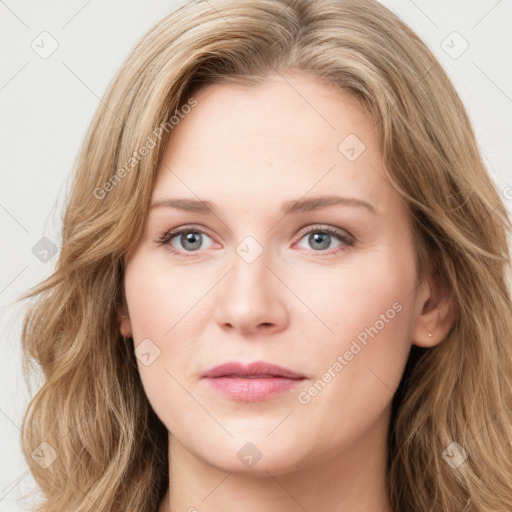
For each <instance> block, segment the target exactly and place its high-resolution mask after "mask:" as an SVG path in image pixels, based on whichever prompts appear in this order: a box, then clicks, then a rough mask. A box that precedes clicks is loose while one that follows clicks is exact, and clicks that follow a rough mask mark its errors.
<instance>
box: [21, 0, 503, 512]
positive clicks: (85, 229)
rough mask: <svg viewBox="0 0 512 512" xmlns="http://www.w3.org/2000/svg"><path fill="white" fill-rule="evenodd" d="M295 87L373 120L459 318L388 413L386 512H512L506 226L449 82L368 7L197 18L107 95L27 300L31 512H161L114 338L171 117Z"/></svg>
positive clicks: (413, 39) (153, 436) (351, 1)
mask: <svg viewBox="0 0 512 512" xmlns="http://www.w3.org/2000/svg"><path fill="white" fill-rule="evenodd" d="M288 73H302V74H308V75H310V76H313V77H316V78H317V79H318V80H321V81H322V82H324V83H326V84H332V85H334V86H336V87H337V88H339V89H340V91H344V92H347V93H349V94H350V97H353V98H355V99H356V100H357V102H358V104H359V105H360V106H361V108H362V109H364V110H365V111H366V112H368V113H369V114H370V115H371V119H372V120H373V122H374V125H373V127H374V128H375V129H376V130H377V133H378V136H379V141H380V147H381V150H382V155H383V158H384V163H385V172H386V176H387V179H388V180H389V183H390V184H391V185H392V186H393V187H394V188H395V189H396V190H397V191H398V192H399V193H400V195H401V197H402V198H403V199H404V201H405V203H406V205H407V208H408V211H410V214H411V218H412V219H413V234H414V240H415V248H416V253H415V259H416V266H417V280H418V283H420V282H421V281H422V280H424V279H429V280H430V281H431V282H432V283H438V286H439V287H441V289H442V290H443V293H444V294H446V295H447V296H449V300H450V303H451V304H453V308H454V311H455V316H454V318H455V320H454V323H453V325H452V327H451V329H450V331H449V333H448V335H447V336H446V337H445V339H444V340H443V341H442V342H441V343H439V344H438V345H436V346H434V347H432V348H421V347H418V346H415V345H413V346H412V347H411V351H410V354H409V359H408V361H407V365H406V368H405V371H404V374H403V377H402V380H401V382H400V386H399V388H398V390H397V392H396V393H395V395H394V397H393V402H392V416H391V424H390V428H389V442H388V445H389V446H388V454H389V455H388V464H387V472H386V483H387V489H388V495H389V499H390V503H391V505H392V507H393V509H394V511H395V512H402V511H404V512H405V511H406V512H447V511H449V512H455V511H462V510H463V509H464V507H467V508H465V510H471V511H472V512H491V511H492V512H496V511H497V510H503V511H504V510H512V448H511V441H512V409H511V402H512V344H511V339H512V307H511V299H510V289H509V283H510V275H509V270H510V254H509V246H508V238H507V237H508V234H509V232H510V229H511V224H510V220H509V218H508V216H507V212H506V208H505V206H504V204H503V202H502V200H501V197H500V194H499V191H498V190H497V188H496V186H495V184H494V182H493V181H492V180H491V178H490V176H489V174H488V172H487V169H486V167H485V164H484V162H483V160H482V157H481V155H480V153H479V150H478V146H477V141H476V138H475V135H474V132H473V129H472V126H471V122H470V120H469V118H468V115H467V113H466V111H465V108H464V106H463V103H462V101H461V99H460V98H459V96H458V95H457V93H456V91H455V89H454V87H453V85H452V83H451V82H450V80H449V78H448V77H447V75H446V73H445V71H444V70H443V69H442V66H441V65H440V64H439V62H438V61H437V60H436V58H435V57H434V55H433V54H432V52H431V51H430V50H429V49H428V48H427V46H426V45H425V43H424V42H422V41H421V39H420V38H419V37H418V36H417V35H416V34H415V33H414V32H413V31H412V30H411V29H410V28H409V27H408V26H407V25H405V24H404V23H403V22H402V21H401V20H400V19H399V18H398V17H397V16H396V15H395V14H393V13H392V12H391V11H390V10H388V9H387V8H386V7H384V6H383V5H381V4H379V3H378V2H376V1H374V0H295V1H292V0H215V1H214V0H211V1H208V2H203V1H191V2H187V3H184V4H181V5H180V6H178V7H177V8H176V9H175V10H174V11H173V12H171V13H170V14H169V15H168V16H167V17H165V18H164V19H162V20H161V21H160V22H159V23H158V24H157V25H156V26H155V27H154V28H152V29H151V30H150V31H148V32H147V34H146V35H145V36H144V37H143V38H142V39H141V41H140V42H139V43H138V44H137V45H136V46H135V48H134V49H133V50H132V52H131V53H130V55H129V56H128V57H127V59H126V61H125V62H124V64H123V65H122V67H121V68H120V70H119V71H118V72H117V74H116V76H115V77H114V79H113V80H112V81H111V83H110V84H109V86H108V88H107V90H106V92H105V94H104V96H103V99H102V101H101V102H100V103H99V105H98V108H97V110H96V112H95V114H94V117H93V119H92V123H91V125H90V127H89V130H88V132H87V134H86V136H85V139H84V141H83V144H82V146H81V148H80V151H79V153H78V155H77V158H76V160H75V163H74V174H73V181H72V186H71V190H70V191H69V193H68V197H67V199H66V201H67V204H66V208H65V212H64V215H63V219H62V221H63V227H62V247H61V251H60V253H59V256H58V261H57V264H56V268H55V271H54V272H53V274H52V275H51V276H50V277H48V278H47V279H46V280H44V281H43V282H41V283H39V284H38V285H36V286H34V287H33V288H32V289H30V290H29V291H28V292H27V293H26V294H25V295H24V296H23V297H21V298H22V299H28V298H31V299H32V300H31V301H30V304H29V305H27V312H26V314H25V317H24V319H23V328H22V348H23V369H24V374H25V378H28V375H29V373H30V372H31V371H32V370H33V367H34V366H35V364H36V363H37V365H38V366H39V367H40V368H41V370H42V372H43V375H44V382H43V384H42V386H41V388H40V389H39V390H38V392H37V393H36V394H35V396H34V397H33V398H32V401H31V402H30V404H29V406H28V408H27V411H26V413H25V416H24V419H23V435H22V445H23V453H24V456H25V459H26V461H27V463H28V465H29V468H30V471H31V473H32V475H33V477H34V479H35V481H36V483H37V485H38V486H39V487H40V489H41V490H42V492H43V495H44V501H43V502H42V503H40V504H39V505H38V508H37V510H39V511H44V512H57V511H58V512H63V511H64V512H65V511H74V512H89V511H91V512H92V511H97V510H105V511H106V510H108V511H110V512H116V511H119V512H120V511H122V512H125V511H126V510H137V511H141V512H150V511H151V512H154V510H156V509H157V508H158V506H159V503H160V502H161V500H162V499H163V496H164V494H165V491H166V489H167V487H168V483H169V482H168V478H169V475H168V454H167V450H168V444H167V443H168V438H167V436H168V432H167V430H166V428H165V426H164V425H163V424H162V422H161V421H160V420H159V418H158V417H157V416H156V414H155V413H154V411H153V410H152V408H151V406H150V404H149V402H148V400H147V397H146V396H145V393H144V390H143V387H142V385H141V381H140V378H139V375H138V371H137V365H136V359H135V355H134V347H133V340H132V339H128V340H124V339H123V337H122V336H121V335H120V332H119V323H118V308H119V306H120V305H121V304H124V303H125V297H124V289H123V288H124V287H123V276H124V258H125V256H126V254H127V253H128V252H129V251H130V250H131V249H132V248H133V247H134V246H135V244H136V243H137V241H138V239H139V237H140V235H141V234H142V230H143V228H144V225H145V220H146V215H147V210H148V206H149V201H150V197H151V192H152V187H153V183H154V180H155V176H156V170H157V167H158V163H159V161H160V159H161V156H162V152H163V150H164V148H165V145H166V142H167V141H168V139H169V137H170V136H172V125H173V123H175V122H174V121H173V122H172V123H170V122H169V119H171V120H172V119H178V115H177V114H178V113H179V116H180V117H181V116H182V113H183V112H186V108H187V104H188V105H192V103H191V101H195V100H194V98H193V94H195V93H196V92H197V91H198V90H199V89H200V88H203V87H205V86H208V85H209V84H213V83H223V84H231V85H234V86H240V87H250V86H251V85H256V84H258V83H261V82H262V81H264V80H265V79H266V78H268V76H269V75H271V74H280V75H281V76H283V77H284V76H285V75H286V74H288ZM189 110H190V107H189ZM173 116H175V117H173ZM150 143H151V146H150V145H149V144H150ZM143 149H145V150H146V151H143ZM19 300H20V299H19ZM43 442H44V443H48V445H50V446H51V447H53V449H54V450H55V452H56V455H57V458H56V459H55V460H54V462H53V463H52V464H51V465H50V466H49V467H47V468H46V469H45V468H43V467H41V466H40V465H39V464H38V463H37V462H35V460H34V458H32V455H31V454H32V452H33V451H34V449H35V448H36V447H38V446H40V445H41V443H43ZM452 442H457V443H458V444H459V445H460V446H461V447H462V448H464V449H465V450H466V451H467V455H468V457H467V459H466V460H465V461H464V462H463V463H462V464H461V465H460V466H458V467H457V468H453V467H452V466H451V465H450V464H448V463H447V462H445V460H444V458H443V452H444V451H445V449H447V448H448V447H449V446H450V444H451V443H452Z"/></svg>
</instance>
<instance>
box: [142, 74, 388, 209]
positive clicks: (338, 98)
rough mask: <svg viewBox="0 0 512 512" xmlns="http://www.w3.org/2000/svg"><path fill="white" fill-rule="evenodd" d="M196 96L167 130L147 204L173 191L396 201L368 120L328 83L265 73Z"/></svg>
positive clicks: (207, 195)
mask: <svg viewBox="0 0 512 512" xmlns="http://www.w3.org/2000/svg"><path fill="white" fill-rule="evenodd" d="M195 99H196V100H197V106H196V107H195V108H194V109H192V110H191V112H190V113H189V114H187V115H186V116H185V117H184V118H183V119H181V120H180V122H179V123H178V124H177V125H176V126H174V128H173V130H172V132H171V135H170V138H169V141H168V144H167V147H166V148H165V152H164V154H163V158H162V160H161V162H160V166H159V169H158V173H157V180H156V182H155V185H154V191H153V198H152V200H153V201H155V200H159V199H162V198H163V197H164V196H165V195H167V194H168V193H170V192H173V195H175V193H179V194H180V195H181V196H183V195H185V196H187V197H190V198H192V197H194V196H195V197H194V198H195V199H197V198H198V197H199V198H201V199H207V198H211V197H212V194H213V195H214V196H215V197H217V198H219V195H223V196H226V197H228V196H229V197H231V198H236V197H238V198H240V197H243V198H245V200H246V201H247V202H250V201H252V202H260V203H261V200H262V199H268V198H269V197H271V196H273V197H276V196H282V197H283V200H284V199H286V198H288V197H290V198H292V197H301V196H304V195H305V194H308V193H313V194H314V195H315V194H325V193H334V192H336V193H340V194H343V195H349V194H350V195H356V196H357V195H359V196H364V197H365V198H366V199H367V200H369V201H371V202H372V203H374V205H375V207H376V209H379V207H380V208H383V207H385V203H386V202H389V201H392V200H396V199H394V198H393V197H392V196H393V191H392V190H391V187H390V186H389V185H388V184H387V181H386V179H385V177H384V172H383V163H382V155H381V151H380V147H379V140H378V134H377V131H376V130H375V129H374V123H373V120H372V119H371V118H370V116H369V115H368V114H367V113H366V112H365V111H364V110H363V108H362V107H361V106H360V105H359V104H358V102H357V100H356V99H355V98H354V97H352V96H351V95H350V94H348V93H347V92H345V91H342V90H340V89H338V88H337V87H335V86H334V85H330V84H326V83H324V82H322V81H320V80H318V79H316V78H314V77H311V76H308V75H297V74H295V75H289V76H280V75H271V76H269V77H268V79H267V80H265V82H263V83H260V84H258V85H253V86H249V87H241V86H234V85H227V84H212V85H209V86H206V87H204V88H202V89H201V90H200V91H199V92H198V93H197V94H196V95H195ZM386 186H387V189H386ZM269 194H271V195H269ZM379 205H380V206H379Z"/></svg>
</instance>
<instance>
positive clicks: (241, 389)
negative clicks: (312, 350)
mask: <svg viewBox="0 0 512 512" xmlns="http://www.w3.org/2000/svg"><path fill="white" fill-rule="evenodd" d="M202 377H203V378H204V379H205V380H206V382H207V383H208V384H209V385H210V387H211V388H212V389H214V390H215V391H217V392H219V393H221V394H222V395H224V396H227V397H228V398H231V399H233V400H240V401H244V402H255V401H260V400H267V399H269V398H272V397H274V396H276V395H278V394H280V393H283V392H284V391H287V390H290V389H293V387H294V386H296V385H297V383H298V382H300V381H302V380H304V379H305V377H304V375H300V374H298V373H296V372H294V371H292V370H289V369H288V368H284V367H282V366H278V365H275V364H271V363H265V362H262V361H257V362H254V363H249V364H248V365H244V364H242V363H238V362H229V363H224V364H221V365H219V366H215V367H214V368H211V369H210V370H208V371H207V372H205V373H204V374H203V375H202Z"/></svg>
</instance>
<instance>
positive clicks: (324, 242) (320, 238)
mask: <svg viewBox="0 0 512 512" xmlns="http://www.w3.org/2000/svg"><path fill="white" fill-rule="evenodd" d="M309 239H310V241H314V242H315V243H317V242H320V245H318V244H317V248H320V249H327V248H328V247H329V239H330V235H329V234H327V233H311V235H310V236H309Z"/></svg>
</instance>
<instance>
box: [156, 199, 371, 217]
mask: <svg viewBox="0 0 512 512" xmlns="http://www.w3.org/2000/svg"><path fill="white" fill-rule="evenodd" d="M335 205H341V206H356V207H363V208H366V209H367V210H368V211H370V212H371V213H373V214H377V212H376V210H375V208H374V207H373V206H372V205H371V204H370V203H367V202H366V201H363V200H361V199H357V198H355V197H341V196H332V195H331V196H319V197H311V198H307V199H292V200H290V201H286V202H284V203H283V204H282V206H281V212H282V213H284V214H289V213H304V212H310V211H313V210H320V209H322V208H327V207H329V206H335ZM161 207H166V208H176V209H178V210H184V211H190V212H196V213H203V214H205V215H207V214H211V213H214V212H215V211H216V208H215V206H214V204H213V203H211V202H210V201H201V200H197V199H185V198H180V199H178V198H176V199H172V198H164V199H159V200H158V201H155V202H153V203H152V204H151V205H150V207H149V208H150V209H152V208H161Z"/></svg>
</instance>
